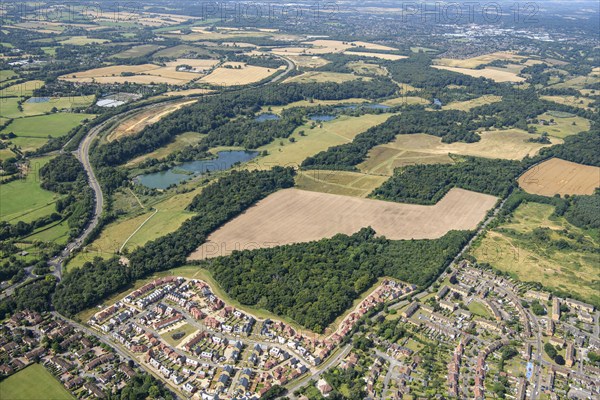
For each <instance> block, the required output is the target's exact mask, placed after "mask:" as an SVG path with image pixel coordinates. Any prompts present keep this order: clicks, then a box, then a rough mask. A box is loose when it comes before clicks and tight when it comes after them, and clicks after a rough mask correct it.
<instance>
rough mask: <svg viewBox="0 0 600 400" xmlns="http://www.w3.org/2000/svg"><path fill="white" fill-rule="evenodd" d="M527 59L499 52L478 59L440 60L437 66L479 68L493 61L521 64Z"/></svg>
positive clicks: (437, 60)
mask: <svg viewBox="0 0 600 400" xmlns="http://www.w3.org/2000/svg"><path fill="white" fill-rule="evenodd" d="M524 59H525V57H523V56H518V55H516V54H513V53H509V52H504V51H499V52H496V53H491V54H484V55H481V56H477V57H472V58H466V59H462V60H461V59H450V58H439V59H436V60H435V63H436V64H437V65H443V66H446V67H458V68H477V67H478V66H480V65H484V64H489V63H491V62H492V61H514V62H520V61H521V60H524Z"/></svg>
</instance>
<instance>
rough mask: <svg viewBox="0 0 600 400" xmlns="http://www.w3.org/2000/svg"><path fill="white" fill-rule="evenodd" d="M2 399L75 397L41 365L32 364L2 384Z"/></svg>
mask: <svg viewBox="0 0 600 400" xmlns="http://www.w3.org/2000/svg"><path fill="white" fill-rule="evenodd" d="M0 398H1V399H11V400H35V399H52V400H63V399H65V400H70V399H73V398H74V397H73V396H71V394H70V393H69V392H67V390H66V389H65V388H64V387H63V385H62V384H61V383H60V382H59V381H58V380H56V378H55V377H54V376H52V374H51V373H50V372H48V370H46V368H44V367H43V366H41V365H40V364H32V365H30V366H29V367H27V368H25V369H24V370H21V371H19V372H17V373H16V374H14V375H12V376H10V377H8V378H6V379H5V380H3V381H1V382H0Z"/></svg>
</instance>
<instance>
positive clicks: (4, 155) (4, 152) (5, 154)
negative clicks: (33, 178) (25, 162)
mask: <svg viewBox="0 0 600 400" xmlns="http://www.w3.org/2000/svg"><path fill="white" fill-rule="evenodd" d="M0 123H2V122H1V121H0ZM14 156H16V154H15V153H13V152H12V150H10V149H0V161H4V160H6V159H8V158H11V157H14Z"/></svg>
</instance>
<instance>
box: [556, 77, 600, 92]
mask: <svg viewBox="0 0 600 400" xmlns="http://www.w3.org/2000/svg"><path fill="white" fill-rule="evenodd" d="M596 83H598V77H595V76H576V77H575V78H571V79H568V80H566V81H564V82H560V83H557V84H555V85H552V86H551V87H552V88H556V89H578V90H579V89H583V88H584V86H587V85H593V84H596Z"/></svg>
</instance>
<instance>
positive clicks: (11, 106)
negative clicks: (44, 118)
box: [0, 95, 95, 118]
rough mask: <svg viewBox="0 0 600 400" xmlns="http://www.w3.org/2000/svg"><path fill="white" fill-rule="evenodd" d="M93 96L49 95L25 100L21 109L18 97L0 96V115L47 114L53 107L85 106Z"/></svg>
mask: <svg viewBox="0 0 600 400" xmlns="http://www.w3.org/2000/svg"><path fill="white" fill-rule="evenodd" d="M94 98H95V96H93V95H90V96H72V97H51V98H49V100H48V101H45V102H32V101H29V100H28V101H25V102H24V103H22V108H23V110H19V108H18V106H19V101H20V100H23V99H22V98H20V97H8V98H0V116H2V117H5V118H23V117H32V116H35V115H42V114H47V113H49V112H51V111H52V109H53V108H56V109H57V110H70V109H77V108H85V107H87V106H89V105H90V104H92V102H93V101H94Z"/></svg>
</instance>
